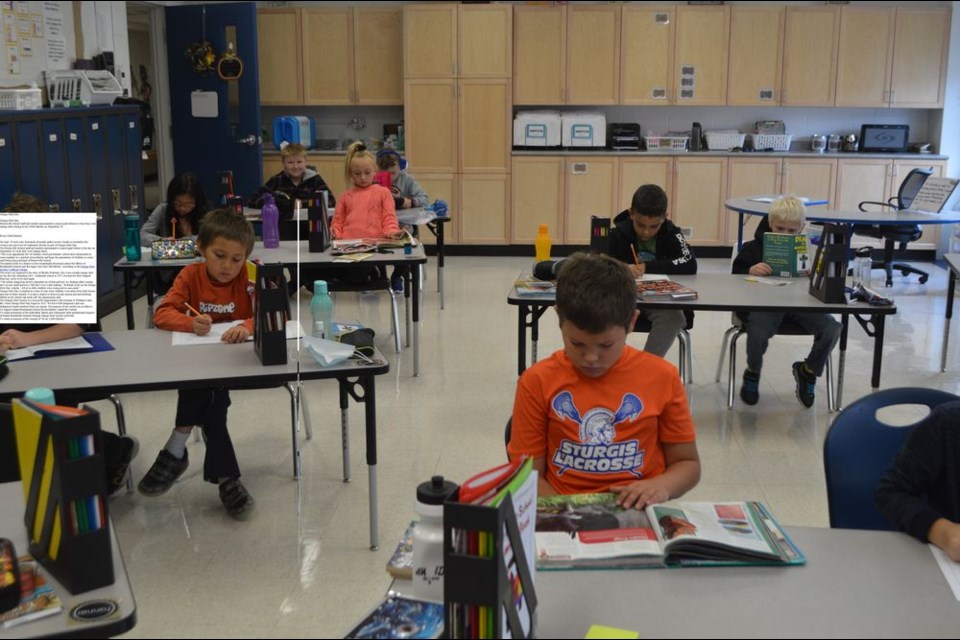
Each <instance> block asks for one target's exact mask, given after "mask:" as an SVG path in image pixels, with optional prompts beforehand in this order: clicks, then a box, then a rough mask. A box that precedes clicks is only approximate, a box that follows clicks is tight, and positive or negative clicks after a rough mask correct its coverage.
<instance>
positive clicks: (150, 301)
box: [144, 271, 157, 329]
mask: <svg viewBox="0 0 960 640" xmlns="http://www.w3.org/2000/svg"><path fill="white" fill-rule="evenodd" d="M144 279H145V280H146V281H147V319H148V320H147V328H148V329H152V328H153V305H154V304H155V303H156V301H157V296H156V295H155V294H154V291H156V290H157V281H156V276H155V275H154V273H153V272H152V271H147V274H146V278H144Z"/></svg>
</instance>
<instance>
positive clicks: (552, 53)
mask: <svg viewBox="0 0 960 640" xmlns="http://www.w3.org/2000/svg"><path fill="white" fill-rule="evenodd" d="M566 43H567V13H566V8H565V7H563V6H553V7H544V6H527V5H519V4H517V5H514V6H513V103H514V104H516V105H526V104H563V103H564V101H565V97H566V70H567V65H566Z"/></svg>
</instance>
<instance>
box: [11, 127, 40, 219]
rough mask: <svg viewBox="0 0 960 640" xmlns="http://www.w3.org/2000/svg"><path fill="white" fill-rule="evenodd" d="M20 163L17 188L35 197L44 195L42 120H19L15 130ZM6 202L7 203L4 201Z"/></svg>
mask: <svg viewBox="0 0 960 640" xmlns="http://www.w3.org/2000/svg"><path fill="white" fill-rule="evenodd" d="M14 135H15V136H16V139H15V141H14V146H16V148H17V161H18V163H19V164H20V175H19V176H18V178H19V181H18V182H17V187H16V190H17V191H19V192H20V193H26V194H29V195H31V196H34V197H35V198H42V197H43V163H42V162H41V160H40V121H39V120H18V121H16V130H15V132H14ZM4 204H5V203H4Z"/></svg>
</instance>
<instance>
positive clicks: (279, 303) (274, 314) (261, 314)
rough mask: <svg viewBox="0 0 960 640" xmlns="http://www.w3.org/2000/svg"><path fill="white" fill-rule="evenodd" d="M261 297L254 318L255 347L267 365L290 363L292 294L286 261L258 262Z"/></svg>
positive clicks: (261, 361) (258, 283) (261, 360)
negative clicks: (285, 268)
mask: <svg viewBox="0 0 960 640" xmlns="http://www.w3.org/2000/svg"><path fill="white" fill-rule="evenodd" d="M256 282H257V289H256V290H257V298H256V305H255V311H254V321H253V340H254V351H255V352H256V354H257V357H258V358H259V359H260V363H261V364H263V365H264V366H273V365H278V364H287V320H289V319H290V294H289V292H288V291H287V279H286V277H284V275H283V265H282V264H280V263H276V264H258V265H257V275H256Z"/></svg>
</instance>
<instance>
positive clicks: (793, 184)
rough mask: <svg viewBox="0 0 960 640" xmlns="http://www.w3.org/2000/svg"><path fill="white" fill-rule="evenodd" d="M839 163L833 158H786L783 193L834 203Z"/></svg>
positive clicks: (782, 178) (782, 184)
mask: <svg viewBox="0 0 960 640" xmlns="http://www.w3.org/2000/svg"><path fill="white" fill-rule="evenodd" d="M836 175H837V161H836V160H835V159H833V158H828V157H824V158H784V159H783V174H782V176H781V182H780V184H781V186H782V189H781V190H780V192H781V193H785V194H793V195H796V196H803V197H805V198H810V199H812V200H827V201H829V202H830V203H831V206H832V205H833V202H834V197H835V196H834V193H833V186H834V185H835V184H836Z"/></svg>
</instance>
